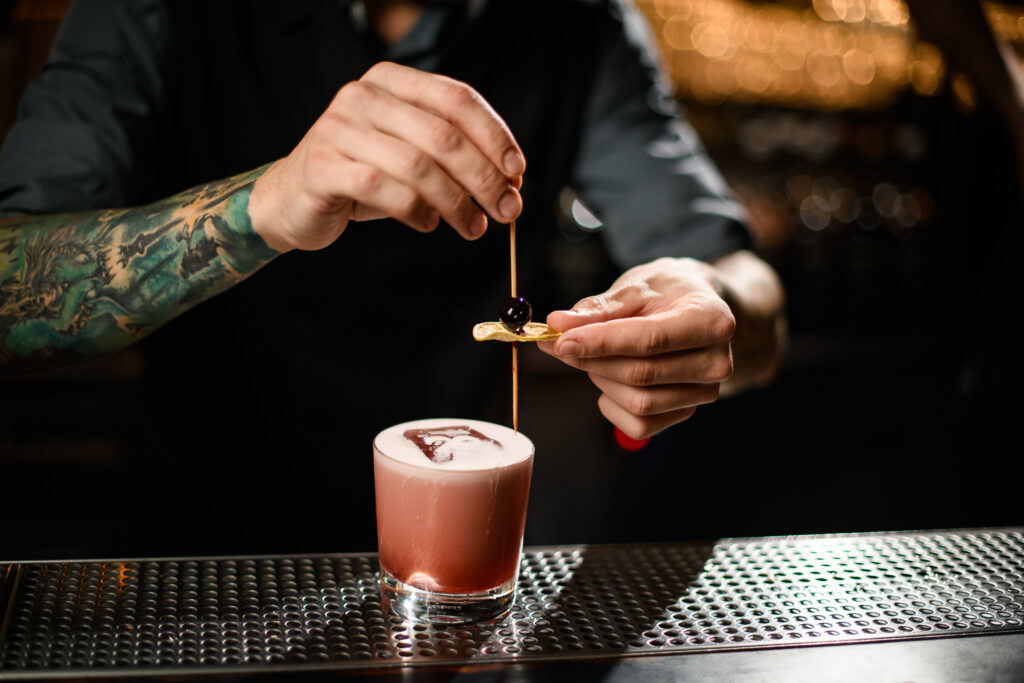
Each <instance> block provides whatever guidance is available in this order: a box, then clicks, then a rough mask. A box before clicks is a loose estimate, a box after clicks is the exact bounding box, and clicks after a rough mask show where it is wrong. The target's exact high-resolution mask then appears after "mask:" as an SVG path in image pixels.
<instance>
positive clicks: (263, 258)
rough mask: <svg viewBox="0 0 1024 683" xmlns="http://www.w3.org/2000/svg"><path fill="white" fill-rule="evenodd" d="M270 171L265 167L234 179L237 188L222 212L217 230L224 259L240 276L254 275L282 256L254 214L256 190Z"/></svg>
mask: <svg viewBox="0 0 1024 683" xmlns="http://www.w3.org/2000/svg"><path fill="white" fill-rule="evenodd" d="M266 168H267V167H266V166H263V167H260V168H258V169H255V170H253V171H250V172H248V173H243V174H241V175H239V176H236V177H235V178H233V179H232V180H233V181H234V184H235V188H234V191H232V192H231V194H230V197H228V199H227V201H226V202H225V204H224V209H223V211H222V212H221V216H222V218H223V219H224V220H223V222H222V223H221V224H220V225H218V226H217V228H218V232H219V233H220V243H221V249H222V252H223V254H224V259H225V261H227V263H228V264H229V265H230V266H231V267H232V268H233V269H234V270H236V271H237V272H240V273H251V272H253V271H255V270H257V269H258V268H260V267H261V266H263V265H265V264H266V263H268V262H269V261H271V260H273V259H274V258H276V257H277V256H279V255H280V253H281V252H280V251H279V250H277V249H274V247H273V246H271V245H270V244H269V243H268V242H267V241H266V239H265V238H264V236H263V235H261V234H260V233H259V232H258V231H257V230H256V229H255V226H254V224H253V220H252V216H251V212H250V207H251V204H252V194H253V188H254V186H255V183H256V180H257V179H258V178H259V177H260V176H261V175H262V173H263V172H264V171H265V170H266Z"/></svg>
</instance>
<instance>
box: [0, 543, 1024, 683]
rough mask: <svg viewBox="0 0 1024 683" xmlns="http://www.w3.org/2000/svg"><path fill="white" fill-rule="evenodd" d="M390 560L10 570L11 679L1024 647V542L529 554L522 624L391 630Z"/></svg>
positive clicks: (0, 593)
mask: <svg viewBox="0 0 1024 683" xmlns="http://www.w3.org/2000/svg"><path fill="white" fill-rule="evenodd" d="M376 571H377V563H376V555H374V554H345V555H319V556H304V557H280V556H273V557H237V558H186V559H153V560H131V561H82V562H38V563H15V564H7V565H0V577H2V579H0V614H2V615H3V622H2V624H0V678H3V677H4V675H5V674H7V675H10V674H17V675H19V676H25V675H28V676H30V677H31V676H32V675H35V674H37V675H39V676H44V675H45V676H46V677H48V678H53V677H54V676H60V675H68V676H73V675H83V674H86V673H87V674H89V675H93V676H95V675H97V674H99V673H102V674H103V675H115V676H116V675H119V674H125V675H133V676H139V675H146V674H147V672H148V674H149V675H158V674H161V675H162V674H167V673H168V672H169V671H171V670H174V671H177V672H178V673H179V674H189V673H193V674H197V675H198V674H204V673H206V674H210V673H215V672H228V671H243V672H244V671H255V670H265V669H268V668H269V669H288V670H297V669H302V670H305V669H314V668H331V669H378V668H382V667H396V666H408V665H422V664H428V663H433V664H446V665H455V664H468V663H476V664H489V663H496V662H506V661H521V662H537V661H544V660H549V661H550V660H560V659H590V658H607V657H616V656H632V655H645V654H668V653H680V652H697V651H721V650H735V649H744V648H763V647H777V646H800V645H812V644H837V643H849V642H865V641H878V640H896V639H902V638H925V637H934V636H943V635H951V634H982V633H984V634H991V633H1005V632H1019V631H1024V627H1022V624H1024V606H1022V605H1024V529H1021V528H1010V529H987V530H971V531H956V532H919V533H886V534H863V535H836V536H796V537H772V538H762V539H736V540H723V541H719V542H717V543H714V544H710V543H709V544H654V545H647V544H642V545H619V546H560V547H546V548H531V549H527V551H526V553H525V555H524V559H523V563H522V572H521V577H520V591H519V596H518V598H517V600H516V604H515V606H514V607H513V609H512V611H511V612H510V613H509V614H507V615H506V616H505V617H504V618H502V619H499V620H497V621H495V622H492V623H486V624H474V625H470V626H465V627H441V626H425V625H420V624H412V623H409V622H406V621H403V620H402V619H400V618H397V617H394V616H392V615H389V614H386V613H384V612H383V611H382V610H381V605H380V600H379V596H378V592H377V591H378V589H377V578H376Z"/></svg>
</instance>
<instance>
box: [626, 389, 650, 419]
mask: <svg viewBox="0 0 1024 683" xmlns="http://www.w3.org/2000/svg"><path fill="white" fill-rule="evenodd" d="M654 407H655V404H654V396H653V395H652V394H651V392H649V391H642V390H641V391H634V392H633V393H632V395H631V396H630V399H629V412H631V413H632V414H634V415H638V416H640V417H646V416H648V415H651V414H653V413H654Z"/></svg>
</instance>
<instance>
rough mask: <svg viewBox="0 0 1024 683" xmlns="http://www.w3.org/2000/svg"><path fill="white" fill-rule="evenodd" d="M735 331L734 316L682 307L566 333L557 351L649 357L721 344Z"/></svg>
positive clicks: (570, 355)
mask: <svg viewBox="0 0 1024 683" xmlns="http://www.w3.org/2000/svg"><path fill="white" fill-rule="evenodd" d="M551 325H552V327H555V329H565V328H558V327H557V325H555V324H554V323H551ZM734 330H735V320H734V319H733V318H732V316H731V315H722V314H721V313H720V312H718V311H713V310H709V309H705V308H703V307H701V306H689V307H679V308H671V309H669V310H665V311H659V312H657V313H652V314H651V315H647V316H634V317H628V318H616V319H614V320H608V321H606V322H602V323H594V324H589V325H582V326H580V327H576V328H572V329H569V330H568V331H563V333H562V335H561V336H560V337H559V338H558V339H557V340H556V341H555V344H554V348H553V350H554V352H555V353H556V354H557V355H558V356H560V357H562V358H594V357H602V356H632V357H647V356H652V355H658V354H663V353H669V352H672V351H681V350H685V349H693V348H700V347H704V346H709V345H715V344H721V343H723V342H727V341H728V340H729V339H731V338H732V334H733V332H734Z"/></svg>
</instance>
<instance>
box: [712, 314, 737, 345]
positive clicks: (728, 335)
mask: <svg viewBox="0 0 1024 683" xmlns="http://www.w3.org/2000/svg"><path fill="white" fill-rule="evenodd" d="M711 333H712V334H713V335H715V338H716V339H725V340H728V339H732V337H733V335H734V334H736V316H734V315H733V313H732V311H730V310H729V309H728V308H725V310H724V311H723V312H722V314H721V315H718V316H716V318H715V321H714V322H713V323H712V324H711Z"/></svg>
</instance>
